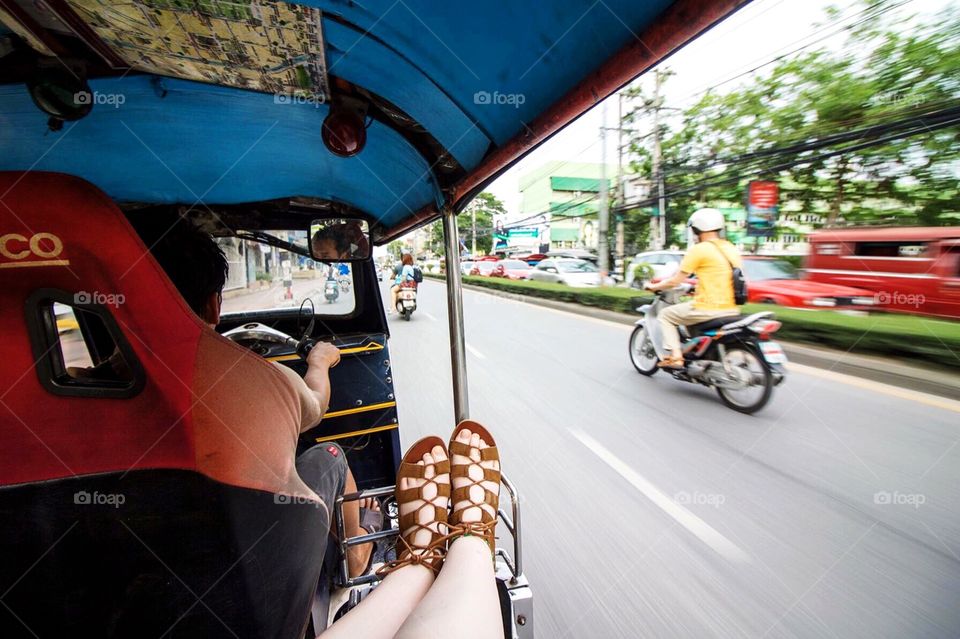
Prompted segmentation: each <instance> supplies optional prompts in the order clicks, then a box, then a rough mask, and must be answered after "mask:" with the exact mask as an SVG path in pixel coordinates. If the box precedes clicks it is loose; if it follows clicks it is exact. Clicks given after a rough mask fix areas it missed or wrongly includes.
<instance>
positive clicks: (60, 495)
mask: <svg viewBox="0 0 960 639" xmlns="http://www.w3.org/2000/svg"><path fill="white" fill-rule="evenodd" d="M117 496H122V500H123V503H122V504H118V503H117V502H118V501H119V498H118V497H117ZM111 500H112V503H111ZM292 501H293V502H295V501H296V500H289V499H285V498H282V497H280V498H278V497H277V496H276V495H274V494H273V493H268V492H263V491H259V490H253V489H249V488H240V487H236V486H228V485H225V484H221V483H219V482H216V481H213V480H211V479H209V478H207V477H205V476H203V475H200V474H198V473H195V472H192V471H186V470H170V469H155V470H136V471H132V472H129V473H127V474H125V475H124V474H121V473H110V474H104V475H92V476H89V475H88V476H82V477H75V478H68V479H60V480H53V481H45V482H38V483H30V484H20V485H15V486H7V487H3V488H2V489H0V546H2V548H3V551H2V554H3V562H2V563H0V593H5V594H4V596H3V604H4V605H3V606H2V607H0V636H3V637H4V638H7V639H9V638H12V637H53V636H77V637H137V638H141V639H146V638H148V637H161V636H164V637H233V636H236V637H244V638H246V637H250V638H258V639H263V638H268V637H270V638H272V637H276V638H281V637H282V638H289V639H294V638H296V637H299V636H300V635H301V633H302V632H303V629H304V627H305V624H306V622H307V618H308V615H309V610H310V602H311V599H312V596H313V593H314V591H315V589H316V586H317V580H318V577H319V573H320V568H321V564H322V545H323V544H322V541H323V539H324V537H325V536H326V534H327V531H328V530H329V521H328V520H327V513H326V511H325V509H324V508H323V507H322V506H320V507H318V506H317V505H316V504H311V503H291V502H292Z"/></svg>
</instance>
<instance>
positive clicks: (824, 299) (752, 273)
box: [743, 255, 875, 308]
mask: <svg viewBox="0 0 960 639" xmlns="http://www.w3.org/2000/svg"><path fill="white" fill-rule="evenodd" d="M743 274H744V275H745V276H746V278H747V285H748V286H747V290H748V298H747V301H749V302H761V303H768V304H780V305H781V306H793V307H796V308H869V307H872V306H873V305H874V304H875V298H874V294H873V293H872V292H871V291H868V290H866V289H863V288H856V287H853V286H840V285H838V284H829V283H825V282H814V281H811V280H808V279H802V278H801V277H800V274H799V273H798V272H797V269H795V268H794V267H793V266H792V265H791V264H790V263H789V262H786V261H784V260H778V259H775V258H771V257H760V256H754V255H745V256H744V258H743Z"/></svg>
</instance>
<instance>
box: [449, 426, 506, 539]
mask: <svg viewBox="0 0 960 639" xmlns="http://www.w3.org/2000/svg"><path fill="white" fill-rule="evenodd" d="M465 429H466V430H469V431H470V432H471V433H476V434H477V435H479V436H480V439H482V440H483V441H484V442H486V444H487V448H477V447H474V446H471V445H469V444H466V443H464V442H459V441H457V435H459V434H460V431H462V430H465ZM447 450H448V451H449V453H450V464H451V470H450V481H451V482H453V481H454V480H455V479H456V478H462V477H466V478H467V479H468V480H469V482H470V483H468V484H465V485H463V486H460V487H459V488H454V489H453V498H452V499H451V501H450V508H451V511H450V539H451V541H452V540H453V539H455V538H456V537H461V536H463V537H468V536H477V537H481V538H483V540H484V541H486V542H487V545H488V546H490V552H491V553H496V543H497V542H496V534H495V533H496V527H497V510H498V509H499V504H500V470H494V469H492V468H486V467H484V466H482V465H481V462H489V461H496V462H497V466H498V467H499V465H500V464H499V462H500V453H498V452H497V444H496V441H494V439H493V436H492V435H490V433H489V432H488V431H487V429H486V428H484V427H483V426H481V425H480V424H478V423H477V422H474V421H470V420H464V421H462V422H460V423H459V424H458V425H457V428H456V429H455V430H454V431H453V435H451V437H450V444H449V446H448V447H447ZM454 455H459V456H462V457H466V458H468V459H469V460H470V462H469V463H459V464H458V463H454V461H453V460H454ZM472 466H477V467H478V468H480V469H481V470H482V471H483V477H482V478H481V479H478V480H475V479H472V478H471V477H470V468H471V467H472ZM484 482H491V483H493V484H494V485H496V487H497V492H491V491H490V490H489V489H487V487H486V486H484ZM474 486H479V487H480V488H481V489H483V501H482V502H477V501H474V500H473V499H472V498H471V496H470V489H471V488H473V487H474ZM484 504H486V505H487V506H490V508H491V509H492V511H493V514H491V513H490V511H488V510H487V509H486V508H483V507H482V506H483V505H484ZM471 508H479V509H480V521H471V522H465V521H463V515H464V513H465V512H466V511H468V510H470V509H471Z"/></svg>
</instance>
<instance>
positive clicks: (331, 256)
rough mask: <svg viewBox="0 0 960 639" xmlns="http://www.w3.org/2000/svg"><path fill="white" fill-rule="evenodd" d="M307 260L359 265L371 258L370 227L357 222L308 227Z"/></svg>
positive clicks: (322, 222)
mask: <svg viewBox="0 0 960 639" xmlns="http://www.w3.org/2000/svg"><path fill="white" fill-rule="evenodd" d="M310 256H311V257H312V258H313V259H315V260H317V261H318V262H359V261H362V260H366V259H368V258H369V257H370V227H369V225H368V224H367V222H366V220H361V219H359V218H348V217H339V218H330V219H323V220H314V221H312V222H311V223H310Z"/></svg>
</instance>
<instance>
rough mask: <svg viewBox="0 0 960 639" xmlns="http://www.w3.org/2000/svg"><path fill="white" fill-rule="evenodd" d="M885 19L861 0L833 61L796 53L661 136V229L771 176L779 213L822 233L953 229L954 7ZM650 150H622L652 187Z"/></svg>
mask: <svg viewBox="0 0 960 639" xmlns="http://www.w3.org/2000/svg"><path fill="white" fill-rule="evenodd" d="M892 8H895V5H894V3H893V2H892V1H891V0H885V1H881V2H877V1H876V0H869V2H867V1H866V0H862V9H861V11H860V15H861V18H860V19H858V21H857V23H856V25H855V26H852V27H850V28H849V29H848V32H849V36H848V40H847V42H846V43H845V45H844V46H843V48H842V49H841V50H838V51H830V50H826V49H824V50H816V51H805V52H799V53H797V54H796V55H793V56H791V57H788V58H785V59H783V60H779V61H777V62H776V63H775V64H774V65H773V66H772V67H771V68H770V70H769V71H767V72H765V73H763V74H761V75H757V76H754V77H753V78H752V79H751V80H750V81H749V82H748V83H747V84H746V85H744V86H742V87H739V88H735V89H733V90H729V91H727V92H719V91H714V90H711V91H707V92H706V93H705V94H704V95H703V96H702V97H701V98H700V99H699V100H698V101H697V102H696V103H695V104H694V105H692V106H691V107H689V108H688V109H686V110H685V111H683V113H682V116H681V117H680V118H679V119H678V120H677V121H676V122H675V123H674V126H672V127H669V130H668V131H667V132H665V133H664V143H663V164H664V171H665V181H666V191H667V193H668V194H669V195H670V197H669V199H668V209H667V210H668V220H673V221H679V220H682V219H685V218H686V216H687V215H689V213H690V212H692V210H693V209H694V208H696V207H697V206H702V205H718V204H739V203H741V202H743V199H744V192H745V189H746V184H747V182H749V181H750V180H752V179H758V178H769V179H775V180H777V181H778V182H779V183H780V185H781V201H782V203H783V202H784V201H786V202H791V203H792V204H793V205H794V207H795V208H800V209H801V210H803V211H806V212H815V213H819V214H821V215H823V216H824V217H825V218H826V220H827V223H828V224H863V223H880V222H897V223H900V224H927V225H936V224H955V223H956V222H957V219H958V215H960V205H958V196H960V179H958V175H960V174H958V158H960V151H958V149H960V144H958V142H960V127H958V126H957V125H956V122H957V118H958V117H960V82H958V77H960V76H958V74H957V69H958V68H960V45H958V35H957V34H958V33H960V9H958V8H957V7H953V8H950V9H948V10H945V11H944V12H942V13H941V14H940V15H939V16H938V17H937V19H936V21H934V22H930V23H920V22H919V21H918V20H917V19H916V18H910V19H908V20H904V19H902V18H900V19H899V21H898V22H897V23H896V24H893V23H892V20H894V19H897V18H895V17H891V15H890V14H891V12H890V11H889V10H890V9H892ZM830 15H831V14H829V13H828V18H829V17H830ZM629 115H631V116H632V115H634V114H629ZM950 118H953V119H952V120H951V119H950ZM951 121H952V122H953V123H954V124H952V125H949V123H950V122H951ZM945 125H948V126H945ZM646 146H647V144H646V140H644V139H642V138H641V137H639V136H635V137H634V139H632V140H631V148H632V149H633V150H634V152H635V157H636V160H635V162H634V163H633V168H634V170H635V171H637V172H638V173H640V174H641V175H647V176H650V175H651V165H650V161H649V152H648V151H647V150H646Z"/></svg>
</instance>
